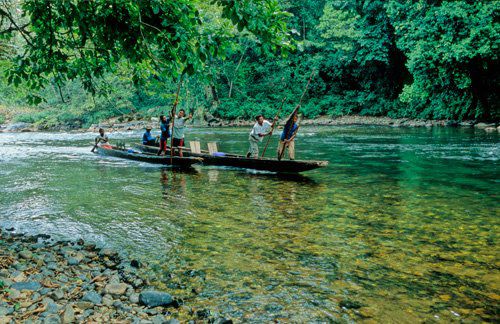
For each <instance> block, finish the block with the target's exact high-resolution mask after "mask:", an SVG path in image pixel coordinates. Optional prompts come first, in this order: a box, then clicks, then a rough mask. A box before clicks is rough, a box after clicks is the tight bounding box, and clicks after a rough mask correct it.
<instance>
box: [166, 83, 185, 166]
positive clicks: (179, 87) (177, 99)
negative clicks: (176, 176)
mask: <svg viewBox="0 0 500 324" xmlns="http://www.w3.org/2000/svg"><path fill="white" fill-rule="evenodd" d="M182 76H183V75H181V78H180V80H179V84H178V85H177V93H176V94H175V101H174V104H173V106H172V111H171V113H172V116H171V117H172V135H171V136H170V165H172V163H173V155H174V124H175V112H176V108H177V104H178V103H179V92H180V91H181V85H182ZM165 149H166V148H165Z"/></svg>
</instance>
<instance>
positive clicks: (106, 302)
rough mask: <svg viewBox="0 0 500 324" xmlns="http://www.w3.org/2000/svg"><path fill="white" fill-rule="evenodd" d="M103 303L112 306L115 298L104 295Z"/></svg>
mask: <svg viewBox="0 0 500 324" xmlns="http://www.w3.org/2000/svg"><path fill="white" fill-rule="evenodd" d="M102 304H103V305H104V306H108V307H110V306H112V305H113V299H112V298H109V297H106V296H104V298H103V299H102Z"/></svg>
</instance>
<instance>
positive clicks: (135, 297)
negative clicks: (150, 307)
mask: <svg viewBox="0 0 500 324" xmlns="http://www.w3.org/2000/svg"><path fill="white" fill-rule="evenodd" d="M128 300H129V301H130V302H131V303H133V304H138V303H139V294H136V293H133V294H130V296H129V298H128Z"/></svg>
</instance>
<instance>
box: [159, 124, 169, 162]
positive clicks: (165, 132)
mask: <svg viewBox="0 0 500 324" xmlns="http://www.w3.org/2000/svg"><path fill="white" fill-rule="evenodd" d="M160 130H161V136H160V149H159V150H158V153H157V155H165V153H166V151H167V139H168V138H169V137H170V118H167V116H165V115H161V116H160Z"/></svg>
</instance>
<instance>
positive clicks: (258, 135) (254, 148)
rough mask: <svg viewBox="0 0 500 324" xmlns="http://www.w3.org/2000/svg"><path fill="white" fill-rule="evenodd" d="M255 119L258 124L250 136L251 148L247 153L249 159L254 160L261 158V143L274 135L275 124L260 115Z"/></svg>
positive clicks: (254, 126)
mask: <svg viewBox="0 0 500 324" xmlns="http://www.w3.org/2000/svg"><path fill="white" fill-rule="evenodd" d="M255 119H256V120H257V122H256V123H255V125H253V128H252V131H251V132H250V136H248V141H249V142H250V148H249V149H248V153H247V158H249V157H252V158H254V159H255V158H258V157H259V143H260V142H262V140H263V139H264V137H265V136H268V135H271V134H272V133H273V131H272V130H273V127H272V126H273V124H271V123H270V122H269V121H267V120H265V119H264V116H262V115H259V116H257V117H256V118H255Z"/></svg>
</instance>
